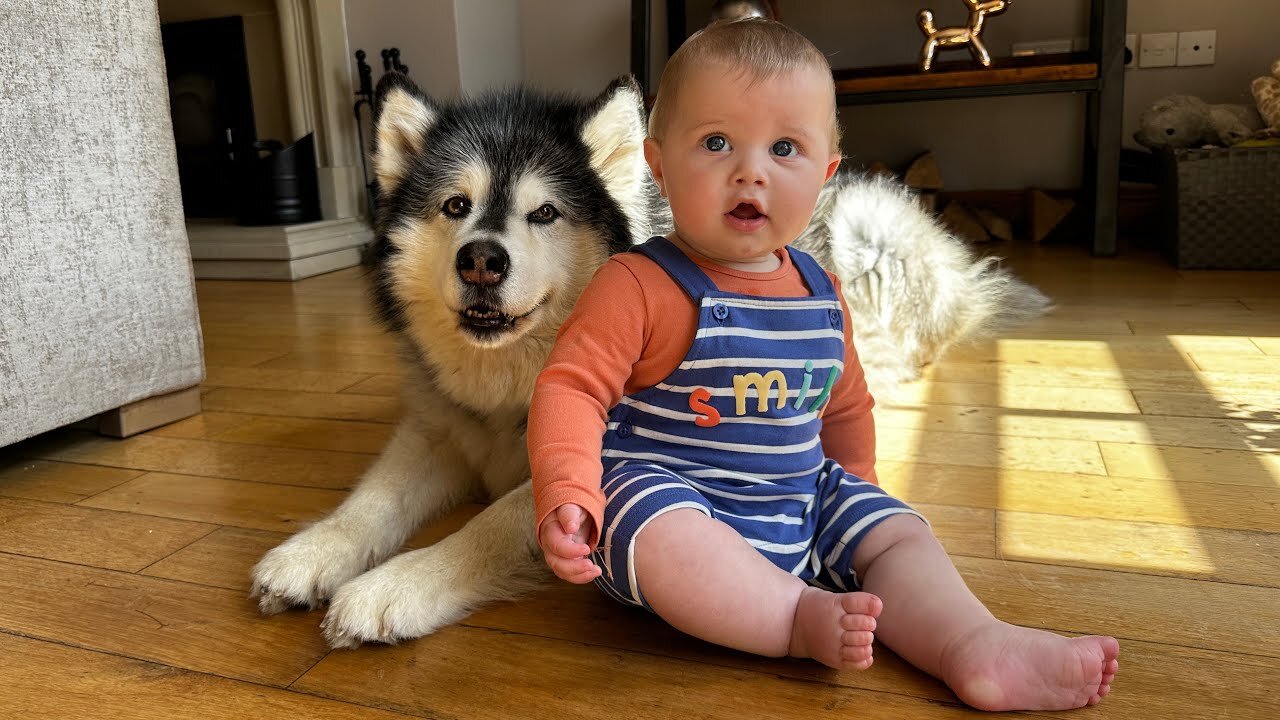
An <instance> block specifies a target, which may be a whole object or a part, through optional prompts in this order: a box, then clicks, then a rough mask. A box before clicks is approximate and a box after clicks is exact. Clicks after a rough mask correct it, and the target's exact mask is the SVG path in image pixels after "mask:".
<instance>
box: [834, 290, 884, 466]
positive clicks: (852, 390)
mask: <svg viewBox="0 0 1280 720" xmlns="http://www.w3.org/2000/svg"><path fill="white" fill-rule="evenodd" d="M832 280H833V281H834V282H835V283H836V295H837V296H839V297H840V307H841V309H842V310H843V311H844V320H845V322H844V372H843V373H842V374H841V376H840V377H839V379H837V380H836V384H835V387H833V388H832V389H831V402H830V403H829V404H828V405H827V408H826V411H825V412H824V413H823V415H822V449H823V451H824V452H826V454H827V457H829V458H831V459H833V460H835V461H836V462H838V463H840V466H841V467H843V468H844V469H845V471H846V472H849V473H851V474H853V475H856V476H858V477H860V478H862V479H863V480H866V481H868V482H871V483H874V484H876V485H879V484H880V480H879V479H878V478H877V477H876V421H875V418H874V417H873V416H872V414H871V409H872V408H873V407H875V400H874V399H873V398H872V397H871V393H870V391H869V390H868V389H867V379H866V377H865V376H864V374H863V371H862V363H861V362H859V360H858V351H857V349H856V348H855V347H854V345H853V327H852V323H853V317H852V316H851V315H850V314H849V307H848V305H846V304H845V301H844V295H843V294H842V293H841V292H840V282H839V280H836V279H835V278H834V277H832Z"/></svg>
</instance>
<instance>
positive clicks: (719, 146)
mask: <svg viewBox="0 0 1280 720" xmlns="http://www.w3.org/2000/svg"><path fill="white" fill-rule="evenodd" d="M702 147H704V148H706V149H708V150H710V151H711V152H723V151H724V150H726V149H728V147H729V141H728V140H725V139H724V136H723V135H712V136H711V137H709V138H707V139H706V140H703V141H702Z"/></svg>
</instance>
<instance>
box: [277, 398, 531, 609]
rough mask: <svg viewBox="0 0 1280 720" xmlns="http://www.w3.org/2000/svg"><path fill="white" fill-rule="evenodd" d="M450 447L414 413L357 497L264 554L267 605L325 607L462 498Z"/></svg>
mask: <svg viewBox="0 0 1280 720" xmlns="http://www.w3.org/2000/svg"><path fill="white" fill-rule="evenodd" d="M447 448H448V445H447V444H444V443H440V442H436V441H433V438H431V437H430V436H429V434H427V433H424V432H422V431H421V429H419V428H418V427H416V426H415V423H413V422H412V421H408V420H407V421H405V422H402V423H401V424H400V426H399V427H397V428H396V431H395V434H394V435H392V437H391V441H390V442H388V443H387V447H386V448H385V449H383V451H382V455H381V456H379V457H378V460H377V461H376V462H375V463H374V465H373V467H371V468H369V470H368V471H367V472H366V473H365V475H364V477H363V478H362V479H361V481H360V483H359V484H358V485H357V486H356V488H355V490H353V491H352V493H351V495H350V497H348V498H347V499H346V500H345V501H343V503H342V504H341V505H340V506H338V508H337V509H336V510H334V511H333V513H332V514H331V515H329V516H328V517H326V518H325V519H323V520H321V521H319V522H317V523H316V524H315V525H312V526H311V527H309V528H307V529H306V530H303V531H302V532H299V533H298V534H297V535H294V536H293V537H291V538H289V539H288V540H286V541H285V542H284V543H282V544H281V545H280V546H279V547H276V548H275V549H274V550H271V551H270V552H268V553H267V554H266V555H265V556H263V558H262V559H261V560H259V561H258V564H257V566H255V567H254V568H253V589H252V595H253V596H254V597H257V598H258V607H259V608H260V609H261V610H262V612H263V613H264V614H268V615H270V614H273V613H278V612H280V611H282V610H285V609H287V608H289V607H291V606H306V607H308V608H311V609H313V610H314V609H315V608H317V607H320V605H321V604H322V603H323V602H325V601H326V600H327V599H328V598H330V597H333V593H334V592H335V591H336V590H337V589H338V587H339V586H341V585H342V584H343V583H345V582H347V581H348V580H350V579H351V578H353V577H355V576H356V575H359V574H360V573H362V572H364V571H365V570H367V569H369V568H370V567H373V566H374V565H376V564H378V563H379V562H381V561H382V560H383V559H384V558H386V557H387V556H388V555H390V554H391V553H393V552H395V551H396V550H397V549H399V548H400V545H401V544H402V543H403V542H404V541H405V538H407V537H408V536H409V534H410V533H412V532H413V531H414V529H416V528H417V527H418V526H419V525H420V524H421V523H423V522H424V521H426V520H428V519H430V518H432V517H434V516H436V515H439V514H440V513H442V512H445V511H446V510H448V509H449V508H452V507H454V506H455V505H457V504H458V502H459V501H460V500H461V499H462V498H463V497H465V496H466V495H467V493H468V492H469V491H470V490H471V480H470V479H469V478H467V477H466V476H465V475H464V473H463V472H462V468H463V463H462V461H461V459H460V458H452V457H450V456H449V455H448V453H449V451H448V449H447ZM530 522H532V521H530Z"/></svg>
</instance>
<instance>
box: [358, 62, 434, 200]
mask: <svg viewBox="0 0 1280 720" xmlns="http://www.w3.org/2000/svg"><path fill="white" fill-rule="evenodd" d="M373 106H374V107H375V108H376V109H377V113H378V115H377V117H376V118H375V119H374V121H373V137H374V149H373V172H374V175H375V176H377V178H378V187H379V189H380V191H382V192H390V191H391V190H394V189H395V188H396V187H397V186H399V185H400V183H401V182H402V181H403V180H404V176H405V175H406V174H407V173H408V172H409V167H410V162H411V159H412V157H413V156H414V155H417V154H419V153H421V152H422V151H423V150H425V149H426V138H427V133H428V132H430V130H431V128H432V126H434V125H435V123H436V120H437V118H438V117H439V115H440V113H439V111H438V110H437V109H436V107H435V105H434V104H433V103H432V102H431V100H430V98H428V97H427V96H426V94H425V93H423V92H422V91H421V90H419V89H418V86H417V85H414V84H413V81H412V80H410V79H409V78H408V77H407V76H405V75H403V74H401V73H398V72H389V73H387V74H386V75H383V76H382V79H381V80H379V81H378V89H377V91H376V93H375V94H374V105H373Z"/></svg>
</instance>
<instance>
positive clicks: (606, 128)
mask: <svg viewBox="0 0 1280 720" xmlns="http://www.w3.org/2000/svg"><path fill="white" fill-rule="evenodd" d="M585 118H586V119H585V121H584V122H583V125H582V141H583V142H584V143H586V145H587V148H588V149H589V150H590V151H591V167H592V168H593V169H594V170H595V171H596V174H598V175H599V176H600V179H601V180H603V181H604V185H605V188H606V189H607V190H608V191H609V194H610V195H612V196H613V197H614V198H615V199H617V200H619V201H620V202H622V203H623V204H624V205H628V204H630V203H632V202H638V200H639V198H641V197H642V196H643V194H644V181H645V173H647V172H648V167H647V166H646V165H645V162H644V139H645V136H646V135H647V134H648V133H647V130H646V128H645V112H644V95H643V94H641V92H640V86H639V85H638V84H637V83H636V81H635V78H632V77H631V76H630V75H627V76H624V77H620V78H618V79H617V80H614V81H613V82H612V83H610V85H609V87H608V88H606V89H605V91H604V92H602V93H600V96H599V97H597V98H596V99H595V100H593V101H592V102H591V103H590V104H588V105H587V108H586V116H585Z"/></svg>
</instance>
